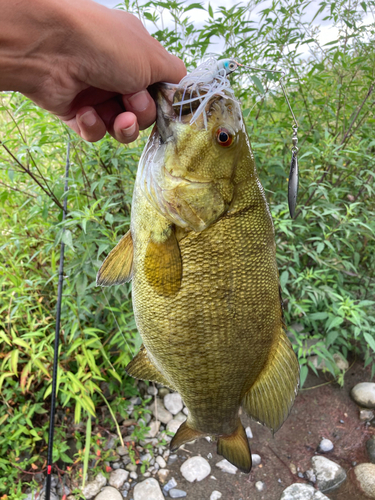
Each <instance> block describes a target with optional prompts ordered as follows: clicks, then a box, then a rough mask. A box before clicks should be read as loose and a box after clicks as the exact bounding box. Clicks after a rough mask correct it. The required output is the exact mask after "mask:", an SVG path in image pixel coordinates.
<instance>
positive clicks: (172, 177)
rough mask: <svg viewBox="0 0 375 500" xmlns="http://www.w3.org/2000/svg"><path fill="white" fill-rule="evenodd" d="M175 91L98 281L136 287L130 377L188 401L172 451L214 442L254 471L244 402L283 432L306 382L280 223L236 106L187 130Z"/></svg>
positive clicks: (168, 95)
mask: <svg viewBox="0 0 375 500" xmlns="http://www.w3.org/2000/svg"><path fill="white" fill-rule="evenodd" d="M175 92H177V91H176V88H173V87H172V88H170V87H168V88H165V87H163V86H162V87H161V88H160V89H159V90H158V91H157V96H156V100H157V104H158V120H157V127H156V128H155V129H154V131H153V133H152V135H151V137H150V139H149V143H148V145H147V146H146V148H145V151H144V154H143V157H142V159H141V161H140V165H139V170H138V174H137V179H136V183H135V188H134V194H133V203H132V214H131V229H130V231H129V233H128V234H127V235H126V236H125V237H124V238H123V239H122V240H121V241H120V243H119V244H118V246H117V247H116V248H115V249H114V250H113V251H112V252H111V254H110V255H109V256H108V258H107V259H106V261H105V262H104V264H103V266H102V269H101V271H100V272H99V275H98V283H99V284H112V283H122V282H124V281H127V280H129V279H130V278H131V279H132V281H133V284H132V297H133V308H134V315H135V320H136V324H137V327H138V330H139V332H140V334H141V336H142V340H143V346H142V348H141V350H140V352H139V354H138V355H137V356H136V357H135V358H134V360H133V361H132V362H131V363H130V364H129V365H128V367H127V371H128V373H129V374H130V375H132V376H134V377H136V378H140V379H145V380H153V381H156V382H160V383H163V384H164V385H166V386H168V387H170V388H172V389H173V390H176V391H178V392H179V393H180V394H181V396H182V398H183V400H184V403H185V404H186V406H187V408H188V410H189V416H188V419H187V422H186V423H184V424H183V425H182V426H181V427H180V429H179V430H178V432H177V434H176V435H175V437H174V438H173V440H172V443H171V447H172V448H177V447H178V446H180V445H182V444H184V443H185V442H187V441H189V440H192V439H195V438H197V437H201V436H206V435H209V436H213V437H214V438H215V439H217V442H218V444H217V449H218V452H219V453H220V454H222V455H224V456H225V458H227V459H228V460H229V461H230V462H231V463H233V464H234V465H236V466H237V467H239V468H240V469H241V470H242V471H244V472H249V470H250V468H251V454H250V449H249V444H248V440H247V438H246V435H245V432H244V429H243V427H242V424H241V422H240V419H239V409H240V407H241V406H243V408H244V409H245V411H246V412H247V413H248V414H249V415H250V416H252V417H253V418H255V419H256V420H258V421H260V422H262V423H264V424H266V425H268V426H269V427H270V428H271V429H273V430H277V429H278V428H279V427H280V425H281V424H282V423H283V421H284V420H285V418H286V417H287V415H288V413H289V411H290V408H291V405H292V404H293V400H294V397H295V394H296V390H297V387H298V362H297V360H296V356H295V354H294V352H293V350H292V348H291V345H290V342H289V340H288V339H287V337H286V335H285V331H284V324H283V318H282V306H281V299H280V289H279V279H278V270H277V266H276V256H275V238H274V229H273V224H272V218H271V214H270V211H269V208H268V205H267V202H266V199H265V195H264V191H263V188H262V186H261V184H260V182H259V179H258V176H257V173H256V169H255V164H254V157H253V154H252V151H251V147H250V143H249V140H248V137H247V133H246V130H245V128H244V125H243V121H242V117H241V114H240V111H239V106H238V104H237V103H236V102H235V101H230V100H227V99H224V98H223V97H222V96H220V97H217V98H215V97H214V98H213V99H212V101H211V102H210V103H209V104H208V105H207V108H206V120H207V122H206V123H204V121H203V119H202V118H201V119H200V120H199V118H198V119H196V120H195V123H194V124H193V125H191V124H190V123H189V121H190V117H191V115H190V116H189V113H188V115H187V116H186V117H185V116H183V118H182V123H179V122H178V119H177V118H176V116H177V115H178V110H177V112H176V113H174V110H173V108H172V106H171V103H172V100H173V94H174V93H175ZM188 111H189V110H188ZM223 125H225V127H227V128H223ZM228 137H229V138H230V139H231V141H230V142H229V147H228V141H229V139H228ZM232 141H233V147H231V146H232ZM222 144H225V148H221V147H220V146H221V145H222ZM112 254H113V256H112V257H111V255H112ZM119 255H121V258H120V257H119Z"/></svg>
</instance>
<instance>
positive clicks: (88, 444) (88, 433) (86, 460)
mask: <svg viewBox="0 0 375 500" xmlns="http://www.w3.org/2000/svg"><path fill="white" fill-rule="evenodd" d="M90 447H91V416H90V415H89V416H88V417H87V422H86V441H85V454H84V456H83V474H82V477H83V479H82V489H83V488H84V487H85V482H86V476H87V471H88V468H89V459H90Z"/></svg>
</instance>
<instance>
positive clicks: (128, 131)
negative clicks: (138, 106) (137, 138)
mask: <svg viewBox="0 0 375 500" xmlns="http://www.w3.org/2000/svg"><path fill="white" fill-rule="evenodd" d="M136 128H137V127H136V124H135V123H133V125H130V127H128V128H123V129H121V133H122V135H123V136H124V137H126V138H129V137H132V136H133V135H134V132H135V129H136Z"/></svg>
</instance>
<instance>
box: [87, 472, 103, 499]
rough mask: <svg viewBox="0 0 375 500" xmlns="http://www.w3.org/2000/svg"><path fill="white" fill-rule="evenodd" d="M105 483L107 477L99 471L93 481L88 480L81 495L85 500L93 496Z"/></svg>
mask: <svg viewBox="0 0 375 500" xmlns="http://www.w3.org/2000/svg"><path fill="white" fill-rule="evenodd" d="M106 484H107V479H106V478H105V477H104V476H103V474H102V473H101V472H99V474H98V475H97V476H96V478H95V479H94V481H90V482H89V483H87V484H86V486H85V487H84V488H83V490H82V494H83V496H84V497H85V498H86V500H90V499H91V498H94V497H95V496H96V495H97V494H98V493H99V491H100V490H101V489H102V488H103V486H105V485H106Z"/></svg>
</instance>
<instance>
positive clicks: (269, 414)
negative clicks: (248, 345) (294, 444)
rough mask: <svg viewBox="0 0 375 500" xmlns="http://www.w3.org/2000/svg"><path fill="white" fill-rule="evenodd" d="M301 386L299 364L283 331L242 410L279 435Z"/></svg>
mask: <svg viewBox="0 0 375 500" xmlns="http://www.w3.org/2000/svg"><path fill="white" fill-rule="evenodd" d="M298 385H299V365H298V360H297V357H296V355H295V353H294V352H293V349H292V346H291V343H290V342H289V339H288V338H287V336H286V335H285V332H284V331H282V333H281V335H280V340H279V344H278V346H277V348H276V351H275V353H274V355H273V357H271V358H270V360H269V361H268V363H267V365H266V366H265V368H264V370H263V371H262V372H261V374H260V375H259V377H258V378H257V380H256V381H255V382H254V384H253V385H252V387H251V388H250V389H249V390H248V391H247V393H246V394H245V396H244V398H243V400H242V406H243V408H244V410H245V411H246V413H248V415H249V416H250V417H252V418H254V419H255V420H257V421H258V422H261V423H262V424H265V425H267V427H270V428H271V429H272V430H273V431H274V432H276V431H277V430H278V429H279V428H280V427H281V426H282V424H283V423H284V421H285V419H286V418H287V416H288V414H289V412H290V410H291V408H292V406H293V402H294V399H295V397H296V394H297V391H298Z"/></svg>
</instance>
